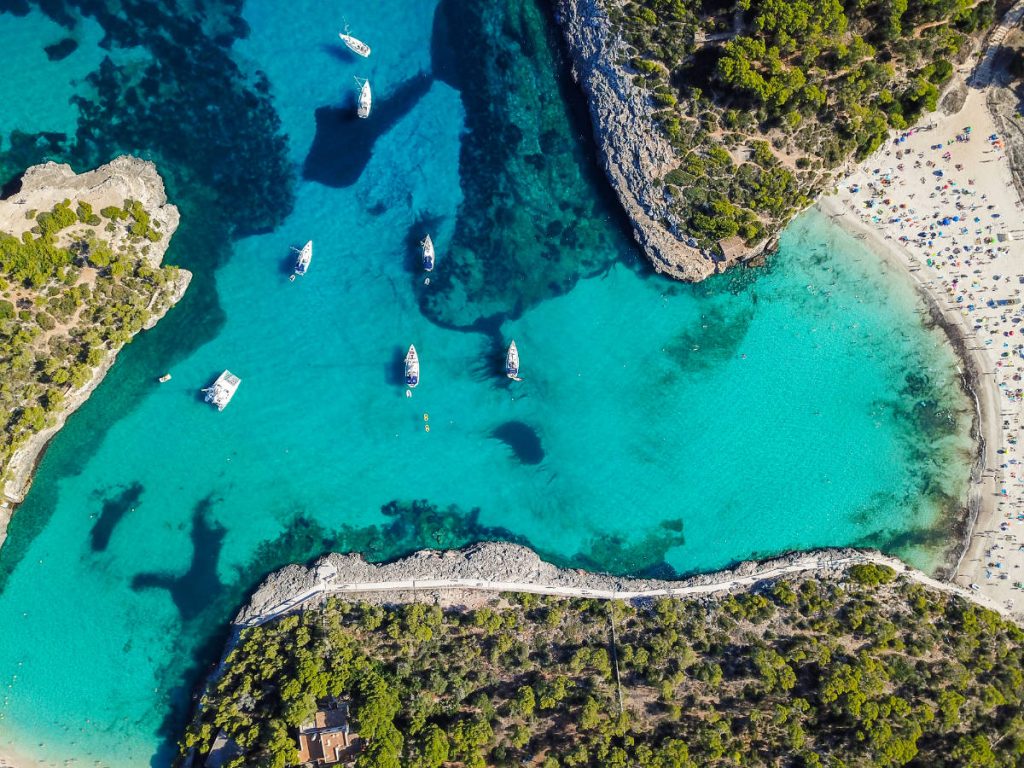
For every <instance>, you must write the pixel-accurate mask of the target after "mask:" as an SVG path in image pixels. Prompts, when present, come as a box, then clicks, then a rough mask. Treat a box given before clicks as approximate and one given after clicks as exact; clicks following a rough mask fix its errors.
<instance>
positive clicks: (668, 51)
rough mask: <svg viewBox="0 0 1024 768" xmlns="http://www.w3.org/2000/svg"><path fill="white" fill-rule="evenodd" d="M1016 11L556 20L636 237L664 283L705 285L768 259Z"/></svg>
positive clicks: (689, 7)
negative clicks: (811, 20) (801, 218)
mask: <svg viewBox="0 0 1024 768" xmlns="http://www.w3.org/2000/svg"><path fill="white" fill-rule="evenodd" d="M1006 5H1007V4H1006V3H1002V2H1000V3H996V2H993V0H982V2H979V3H977V4H974V5H972V6H971V7H969V8H957V9H953V8H945V7H944V9H943V10H942V11H941V12H939V15H938V16H936V17H935V18H932V16H929V15H928V14H929V11H927V10H925V9H924V8H917V7H911V8H909V9H904V10H902V11H899V10H897V11H894V14H895V15H894V17H893V18H891V19H889V20H888V26H886V25H885V24H884V23H883V21H884V20H882V19H880V18H876V16H877V15H872V14H871V13H867V12H865V11H864V9H863V8H860V7H859V6H858V7H856V8H847V9H845V10H843V9H841V8H839V6H836V8H839V10H838V11H836V12H835V13H832V15H831V16H829V17H828V18H825V17H824V16H823V17H822V18H820V19H818V20H817V21H816V23H815V24H813V25H801V24H800V23H799V22H798V21H796V20H797V18H798V17H801V13H803V12H808V13H810V14H812V15H814V14H819V13H821V14H825V10H824V6H823V7H822V8H821V9H818V10H816V11H807V9H806V8H805V6H804V5H801V6H800V7H801V9H803V10H801V11H800V12H797V11H794V12H793V15H792V18H788V17H787V18H782V16H780V15H778V14H776V13H775V11H774V10H773V9H774V6H772V5H771V4H767V3H757V2H754V3H746V4H743V3H737V4H735V5H731V4H728V3H726V4H722V3H706V2H700V0H686V1H685V2H679V3H674V4H671V5H667V4H663V3H661V4H660V3H654V2H648V0H557V2H556V3H555V14H556V19H557V22H558V24H559V26H560V27H561V30H562V34H563V37H564V40H565V45H566V49H567V52H568V55H569V59H570V63H571V68H572V76H573V78H574V80H575V81H576V82H577V83H578V85H579V86H580V88H581V89H582V91H583V93H584V95H585V96H586V98H587V100H588V103H589V108H590V116H591V121H592V124H593V130H594V136H595V140H596V143H597V148H598V160H599V162H600V164H601V165H602V166H603V168H604V170H605V173H606V176H607V178H608V180H609V182H610V184H611V186H612V188H613V189H614V191H615V193H616V195H617V197H618V199H619V201H620V203H621V205H622V206H623V208H624V209H625V211H626V213H627V215H628V216H629V218H630V220H631V222H632V225H633V231H634V236H635V238H636V240H637V242H638V243H639V244H640V245H641V247H642V249H643V251H644V253H645V255H646V256H647V258H648V260H649V261H650V262H651V264H652V265H653V266H654V268H655V270H656V271H657V272H660V273H664V274H666V275H669V276H671V277H674V278H677V279H680V280H684V281H688V282H697V281H700V280H703V279H705V278H706V277H708V276H710V275H712V274H716V273H718V272H721V271H723V270H725V269H727V268H729V267H730V266H733V265H735V264H739V263H752V264H756V263H760V261H761V258H762V257H763V255H764V254H767V253H769V252H771V251H772V250H774V249H775V247H776V246H777V243H778V234H779V233H780V232H781V231H782V229H783V228H784V227H785V226H786V225H787V224H788V223H789V222H790V221H791V220H792V218H793V217H794V216H795V215H796V214H798V213H799V212H800V211H802V210H804V209H805V208H807V207H808V206H810V205H812V204H813V203H814V202H815V201H816V200H817V199H818V198H819V197H820V196H821V195H822V194H828V193H830V192H832V191H833V190H834V189H835V185H836V184H837V183H838V182H839V181H840V180H841V179H843V178H844V177H845V176H846V175H847V174H848V173H850V172H851V171H852V170H854V169H855V168H856V167H857V163H858V162H859V161H861V160H863V159H864V158H866V157H867V156H868V155H870V154H871V153H872V152H873V151H874V150H875V149H877V148H878V147H879V146H881V145H882V144H883V143H884V142H885V141H886V140H887V139H888V138H889V137H890V135H891V132H892V131H894V130H895V131H901V130H905V129H907V128H909V127H910V126H913V125H914V124H915V123H917V122H918V121H919V120H920V119H921V118H922V116H923V115H925V114H927V113H929V112H932V111H934V110H935V109H936V107H937V106H938V102H939V100H940V96H941V95H942V93H943V92H944V91H946V90H947V89H948V88H949V86H950V84H951V83H952V82H956V81H957V77H955V75H956V73H957V71H958V70H960V71H963V70H964V69H965V68H966V69H970V65H971V64H972V63H973V60H974V59H973V57H974V54H975V53H976V52H977V50H978V48H979V44H980V42H981V41H982V39H983V38H984V36H985V35H986V33H987V32H988V31H989V30H990V29H991V28H992V27H991V25H992V22H993V20H994V18H995V16H996V14H997V13H998V12H999V11H1000V10H1004V9H1005V7H1006ZM830 8H831V6H830ZM833 10H835V9H833ZM825 15H826V16H827V15H828V14H825ZM933 15H934V14H933ZM780 51H781V55H780ZM877 62H888V63H886V64H884V65H883V64H879V63H877Z"/></svg>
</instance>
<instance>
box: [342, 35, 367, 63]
mask: <svg viewBox="0 0 1024 768" xmlns="http://www.w3.org/2000/svg"><path fill="white" fill-rule="evenodd" d="M338 37H340V38H341V42H343V43H344V44H345V45H347V46H348V49H349V50H350V51H352V53H355V54H357V55H359V56H362V57H363V58H364V59H365V58H366V57H367V56H369V55H370V46H368V45H367V44H366V43H364V42H363V41H362V40H357V39H356V38H354V37H352V35H346V34H345V33H344V32H339V33H338Z"/></svg>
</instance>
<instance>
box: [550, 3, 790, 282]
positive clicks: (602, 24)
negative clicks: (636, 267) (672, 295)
mask: <svg viewBox="0 0 1024 768" xmlns="http://www.w3.org/2000/svg"><path fill="white" fill-rule="evenodd" d="M555 18H556V20H557V22H558V25H559V27H560V28H561V30H562V37H563V39H564V41H565V45H566V49H567V51H568V53H569V58H570V63H571V72H572V77H573V80H575V81H576V83H577V84H578V85H579V87H580V88H581V89H582V90H583V93H584V95H585V96H586V99H587V103H588V105H589V109H590V117H591V122H592V124H593V129H594V139H595V141H596V144H597V151H598V161H599V163H600V165H601V167H602V168H603V169H604V172H605V175H606V176H607V178H608V181H609V183H610V184H611V186H612V189H613V190H614V191H615V194H616V197H618V199H619V202H620V204H621V205H622V207H623V209H624V210H625V211H626V214H627V216H628V217H629V219H630V221H631V222H632V225H633V236H634V238H635V239H636V241H637V243H639V244H640V247H641V248H642V250H643V252H644V254H645V255H646V256H647V258H648V260H649V261H650V262H651V264H652V265H653V266H654V269H655V271H656V272H659V273H663V274H666V275H668V276H670V277H673V278H675V279H677V280H683V281H685V282H694V283H695V282H700V281H701V280H704V279H705V278H707V277H710V276H711V275H714V274H717V273H719V272H722V271H723V270H725V269H727V268H729V267H730V266H733V265H734V264H738V263H740V262H743V261H748V260H750V259H754V258H756V257H758V256H761V255H762V254H765V253H767V252H769V251H772V250H774V249H775V247H776V244H777V242H778V241H777V238H775V237H769V238H768V239H767V241H765V242H764V243H762V244H760V245H757V246H755V247H753V248H746V247H744V248H740V249H738V250H736V251H734V252H730V253H729V255H728V258H723V257H722V256H719V255H717V254H713V253H711V252H709V251H706V250H703V249H701V248H699V247H695V246H692V245H689V244H687V242H686V241H685V240H684V237H685V236H684V235H683V234H682V233H681V232H680V231H679V230H678V229H677V228H675V227H674V226H673V224H672V221H673V218H674V217H673V216H672V214H671V212H670V210H669V206H668V202H667V200H666V198H665V193H664V191H663V190H662V189H661V188H660V187H658V186H656V185H655V184H654V179H658V178H661V177H663V176H664V175H665V174H666V173H668V172H669V171H671V170H672V169H674V168H675V167H676V166H677V165H678V158H676V157H675V151H674V150H673V149H672V146H671V145H670V144H669V142H668V140H667V139H666V138H665V137H664V136H662V135H661V133H660V132H659V131H657V130H655V129H654V125H655V121H654V117H653V112H654V110H653V107H652V105H651V101H650V96H649V95H648V94H646V93H644V92H643V91H641V90H640V89H639V88H638V87H637V86H635V85H634V84H633V81H632V77H631V75H630V74H629V73H628V72H626V71H625V70H624V69H623V68H622V67H621V66H619V65H618V64H617V63H616V62H617V61H618V60H619V59H620V58H622V57H623V56H625V53H624V51H623V49H624V43H623V42H622V41H621V40H618V39H617V38H616V36H615V35H614V34H613V31H612V28H611V22H610V21H609V19H608V14H607V13H606V12H605V10H604V7H603V3H602V0H556V2H555Z"/></svg>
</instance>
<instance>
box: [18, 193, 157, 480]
mask: <svg viewBox="0 0 1024 768" xmlns="http://www.w3.org/2000/svg"><path fill="white" fill-rule="evenodd" d="M26 218H27V219H30V220H34V221H35V224H34V225H33V226H32V227H31V229H30V230H29V231H26V232H24V233H23V234H22V236H21V237H20V238H19V237H15V236H13V235H10V234H6V233H0V369H2V370H3V371H4V375H3V376H2V377H0V427H2V428H0V467H5V465H6V462H7V460H8V459H9V458H10V456H11V454H12V453H13V452H14V450H15V449H16V448H17V447H18V446H19V445H21V444H22V443H24V441H25V440H27V439H28V437H29V436H30V435H32V434H33V433H35V432H38V431H40V430H42V429H44V428H45V427H46V426H48V425H49V424H51V423H52V422H53V418H54V415H53V414H54V412H56V411H59V410H60V409H61V407H62V405H63V404H64V402H65V400H66V398H67V396H68V395H69V394H70V393H71V392H72V391H73V390H75V389H79V388H81V387H83V386H85V384H86V383H87V382H88V381H89V380H90V379H91V378H92V375H93V373H94V372H95V370H96V369H97V368H98V367H99V366H100V365H102V364H103V363H104V362H105V361H106V360H107V359H108V357H109V355H110V354H112V352H114V351H116V350H117V349H118V348H120V347H121V346H122V345H123V344H126V343H127V342H129V341H130V340H131V338H132V336H133V335H134V334H136V333H138V332H139V331H140V330H142V328H143V326H144V325H145V323H146V322H147V321H148V320H149V319H150V317H151V316H152V315H153V314H154V313H156V312H159V311H162V310H163V309H164V308H165V307H166V304H167V303H168V301H169V300H170V299H169V293H170V290H171V286H172V284H173V281H174V280H175V278H176V276H177V270H176V269H175V268H173V267H163V268H154V267H153V265H152V262H151V261H149V260H147V259H146V258H145V256H146V254H147V253H148V252H149V247H150V246H149V243H153V242H157V241H159V240H160V239H161V238H162V237H163V235H162V234H161V233H160V232H159V223H158V222H154V221H151V219H150V217H149V214H148V213H147V212H146V211H145V210H144V209H143V207H142V205H141V204H140V203H139V202H138V201H134V200H125V202H124V207H123V208H119V207H117V206H110V207H107V208H104V209H103V210H102V211H100V212H99V214H97V213H95V212H94V211H93V208H92V206H91V205H90V204H89V203H88V202H85V201H80V202H77V203H72V202H71V201H70V200H65V201H63V202H61V203H58V204H57V205H56V206H54V208H53V210H51V211H43V212H39V213H37V212H36V211H27V212H26Z"/></svg>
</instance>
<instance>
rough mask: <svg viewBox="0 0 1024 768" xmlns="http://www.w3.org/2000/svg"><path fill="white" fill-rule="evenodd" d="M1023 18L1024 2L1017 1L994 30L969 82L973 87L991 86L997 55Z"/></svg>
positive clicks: (1021, 0) (1022, 0)
mask: <svg viewBox="0 0 1024 768" xmlns="http://www.w3.org/2000/svg"><path fill="white" fill-rule="evenodd" d="M1021 18H1024V0H1017V2H1016V3H1014V5H1013V7H1011V8H1010V10H1008V11H1007V12H1006V14H1005V15H1004V16H1003V19H1002V21H1000V22H999V25H998V26H997V27H996V28H995V29H993V30H992V34H990V35H989V37H988V47H987V48H985V53H984V54H982V57H981V61H980V62H979V63H978V66H977V67H976V68H975V70H974V74H973V75H972V76H971V79H970V81H969V82H968V84H969V85H970V86H971V87H973V88H987V87H988V86H989V85H991V83H992V76H993V74H994V71H995V70H994V65H995V60H996V55H997V54H998V53H999V49H1000V48H1001V47H1002V44H1003V40H1005V39H1006V36H1007V35H1008V34H1009V32H1010V30H1011V29H1013V28H1014V27H1015V26H1017V25H1018V24H1020V20H1021Z"/></svg>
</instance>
